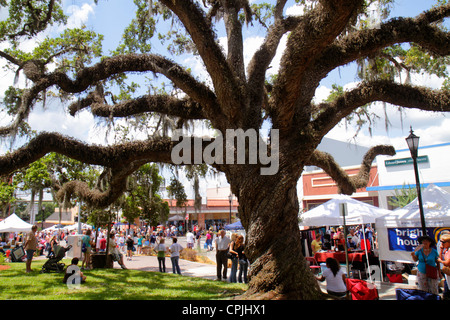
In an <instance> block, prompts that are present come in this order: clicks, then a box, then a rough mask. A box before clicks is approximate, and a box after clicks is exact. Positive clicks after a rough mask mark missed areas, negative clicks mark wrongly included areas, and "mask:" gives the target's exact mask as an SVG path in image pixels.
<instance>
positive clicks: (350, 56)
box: [311, 4, 450, 78]
mask: <svg viewBox="0 0 450 320" xmlns="http://www.w3.org/2000/svg"><path fill="white" fill-rule="evenodd" d="M449 15H450V4H447V5H442V6H440V7H437V8H433V9H431V10H429V11H426V12H424V13H422V14H421V15H419V16H417V17H416V18H395V19H391V20H389V21H388V22H386V23H382V24H381V25H380V27H379V28H375V29H364V30H360V31H356V32H352V33H350V34H349V35H348V36H345V37H342V38H341V39H338V40H336V41H335V42H333V43H332V44H331V45H330V46H329V47H328V48H327V49H326V50H324V52H323V53H322V55H321V58H320V59H319V60H318V61H317V68H315V69H314V70H313V71H312V72H311V75H312V74H313V73H315V74H316V77H318V78H322V77H324V76H325V75H326V74H327V73H328V72H330V71H331V70H333V69H335V68H337V67H339V66H343V65H345V64H347V63H349V62H352V61H355V60H357V59H359V58H363V57H367V56H369V55H370V54H373V53H376V52H378V51H379V50H381V49H383V48H386V47H388V46H390V45H393V44H396V43H405V42H413V43H417V44H418V45H420V46H421V47H422V48H424V49H426V50H429V51H430V52H432V53H433V54H436V55H438V56H445V55H448V54H449V53H450V35H449V33H448V32H445V31H442V30H441V29H439V28H438V27H436V26H434V25H433V23H435V22H437V21H439V20H441V19H443V18H446V17H448V16H449Z"/></svg>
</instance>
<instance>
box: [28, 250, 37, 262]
mask: <svg viewBox="0 0 450 320" xmlns="http://www.w3.org/2000/svg"><path fill="white" fill-rule="evenodd" d="M35 251H36V250H27V260H32V259H33V255H34V252H35Z"/></svg>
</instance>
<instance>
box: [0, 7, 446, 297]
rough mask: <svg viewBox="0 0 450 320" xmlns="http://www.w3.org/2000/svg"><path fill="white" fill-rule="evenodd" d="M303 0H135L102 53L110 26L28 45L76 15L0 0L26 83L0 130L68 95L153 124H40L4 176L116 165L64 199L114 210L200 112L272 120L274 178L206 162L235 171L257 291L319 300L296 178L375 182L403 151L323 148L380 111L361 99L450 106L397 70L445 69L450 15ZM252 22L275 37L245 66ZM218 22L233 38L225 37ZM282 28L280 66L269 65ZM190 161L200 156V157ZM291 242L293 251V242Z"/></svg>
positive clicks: (11, 55) (74, 109)
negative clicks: (111, 132) (320, 91)
mask: <svg viewBox="0 0 450 320" xmlns="http://www.w3.org/2000/svg"><path fill="white" fill-rule="evenodd" d="M295 2H296V3H299V4H302V5H303V9H304V10H303V14H300V15H295V16H290V15H286V6H287V4H288V1H287V0H277V1H268V2H267V3H264V2H259V1H258V2H250V1H247V0H202V1H194V0H160V1H144V0H135V1H134V4H135V5H136V8H137V9H136V17H135V18H134V19H133V21H131V23H130V25H129V27H127V28H126V29H125V31H124V36H123V37H122V38H121V40H120V43H118V46H117V49H116V50H114V51H113V52H110V53H109V54H107V55H104V53H103V52H102V50H101V44H102V39H103V37H102V35H100V34H98V33H96V32H95V30H89V29H88V28H86V27H81V28H75V29H70V30H69V29H67V30H64V31H63V32H61V34H60V35H58V36H56V37H45V39H44V40H41V41H39V42H38V43H37V44H36V46H35V47H34V48H33V50H31V51H27V52H26V51H24V50H23V49H21V47H20V42H21V40H23V39H31V38H35V37H37V36H38V35H39V34H41V33H42V32H43V31H44V30H46V28H47V27H49V26H51V25H52V24H58V23H59V24H63V23H65V21H66V19H67V17H66V16H65V15H64V14H63V12H62V8H61V2H60V1H57V0H11V1H8V2H7V1H0V5H1V6H2V7H4V8H8V9H9V17H8V18H7V20H5V21H3V22H2V24H1V25H0V41H1V42H2V43H3V44H4V45H5V48H6V49H3V50H0V57H1V58H3V59H5V61H6V62H7V67H8V68H9V69H10V70H12V71H14V72H16V73H17V74H20V73H23V74H24V75H25V76H26V78H27V85H26V86H25V87H24V88H11V89H10V90H8V91H7V92H5V96H4V103H3V105H2V107H3V109H4V111H5V112H7V113H8V114H9V115H10V116H12V117H13V119H12V121H11V123H10V124H8V125H5V126H3V127H1V128H0V134H1V135H2V136H8V135H16V134H18V133H20V132H21V131H20V130H22V132H24V133H25V134H26V125H25V124H26V119H27V117H28V115H29V114H30V112H31V111H32V109H33V108H34V107H35V106H36V105H45V103H46V101H47V100H48V98H49V97H58V98H59V99H60V101H61V103H60V104H61V106H62V107H63V108H65V109H66V110H67V112H68V113H70V114H71V115H77V114H78V113H80V112H81V111H82V110H89V111H90V112H91V113H92V114H93V115H94V116H95V117H98V118H101V119H105V121H106V122H111V121H115V120H117V119H124V118H126V119H133V121H135V122H134V123H135V124H138V123H140V124H142V123H144V125H146V127H145V132H146V133H147V135H146V137H145V138H144V139H141V140H132V141H122V142H120V143H116V144H111V145H106V146H101V145H90V144H87V143H85V142H82V141H78V140H76V139H74V138H72V137H67V136H62V135H61V134H57V133H52V132H42V133H39V134H38V135H37V136H36V137H34V138H32V139H31V140H30V141H29V142H28V143H26V144H25V145H24V146H23V147H21V148H17V149H16V150H14V151H12V152H10V153H8V154H5V155H3V156H1V157H0V174H2V175H7V174H10V173H11V172H13V171H15V170H18V169H19V168H21V167H24V166H26V165H28V164H30V163H32V162H33V161H36V160H37V159H39V158H41V157H43V156H44V155H45V154H47V153H49V152H56V153H59V154H62V155H65V156H67V157H70V158H73V159H76V160H78V161H81V162H83V163H87V164H92V165H98V166H102V167H104V168H105V172H107V173H108V174H107V178H108V179H107V182H108V183H107V188H106V189H98V188H89V187H88V186H87V184H86V183H85V182H82V181H70V182H67V183H65V184H64V185H63V186H62V188H61V190H60V196H61V197H62V196H65V197H69V198H70V197H72V196H77V197H79V198H82V199H83V201H86V202H88V203H90V204H91V205H93V206H96V207H106V206H107V205H109V204H111V203H113V202H114V201H115V200H116V199H118V197H119V196H120V195H121V194H122V193H123V192H124V191H125V190H126V187H127V183H126V182H127V177H128V176H130V175H131V174H133V172H135V171H136V170H138V169H139V168H140V167H141V166H142V165H143V164H145V163H148V162H160V163H167V164H172V163H173V162H174V161H173V157H172V150H173V149H174V147H175V146H176V145H177V144H178V142H179V141H178V140H173V139H171V136H172V134H173V133H174V132H175V131H174V130H175V129H181V128H186V126H187V125H189V123H192V121H203V122H205V123H207V125H208V126H210V127H211V128H214V129H216V130H218V131H220V132H222V133H223V134H225V132H226V131H227V129H234V130H237V129H242V130H244V131H248V130H256V131H259V130H260V129H261V128H262V127H263V125H264V124H268V125H269V126H270V128H271V129H273V130H277V132H278V133H279V136H277V137H278V138H279V143H278V145H277V146H276V150H275V149H274V148H271V145H270V144H269V142H268V141H267V142H266V144H267V146H268V150H269V151H268V152H269V153H272V154H273V153H276V154H277V156H278V159H279V168H278V171H277V172H276V174H273V175H266V176H264V175H261V174H260V168H262V167H264V166H266V165H267V163H262V161H258V162H257V163H256V164H255V163H248V162H246V163H244V164H242V165H241V164H235V163H231V164H230V163H226V161H216V162H213V163H209V164H210V165H212V166H213V167H214V168H215V169H216V170H218V171H221V172H223V173H225V175H226V177H227V180H228V182H229V183H230V185H231V189H232V192H233V193H234V194H235V195H236V196H237V197H238V200H239V204H240V208H239V214H240V217H241V220H242V223H243V225H244V227H245V229H246V231H247V240H246V245H247V246H246V253H247V252H248V256H249V259H250V261H251V262H252V275H251V282H250V288H249V290H248V294H249V296H255V295H257V296H261V295H262V297H265V298H268V297H273V295H274V294H275V295H284V296H285V297H294V298H303V299H307V298H317V297H318V290H317V285H316V284H314V283H315V282H314V279H313V277H311V276H310V275H309V273H308V270H307V268H305V267H304V259H303V257H302V256H301V250H300V248H301V244H300V239H299V235H298V233H299V232H298V225H297V223H296V221H297V214H298V199H297V195H296V183H297V181H298V179H299V177H300V175H301V173H302V171H303V168H304V166H306V165H315V166H318V167H320V168H323V169H324V170H325V171H326V172H327V173H328V174H329V175H330V176H331V177H332V178H333V179H334V180H335V181H336V182H337V184H338V186H339V188H340V192H342V193H346V194H352V193H353V192H354V191H355V190H356V189H357V188H360V187H363V186H365V185H366V184H367V181H368V172H369V169H370V166H371V163H372V161H373V160H374V158H375V157H376V156H377V155H379V154H388V155H393V154H394V153H395V151H394V149H393V147H391V146H374V147H373V148H372V149H370V151H369V152H368V153H367V155H366V156H365V158H364V159H363V161H362V165H361V170H360V173H359V174H358V175H357V176H352V177H350V176H348V175H347V174H346V172H345V171H344V170H343V169H342V168H340V167H339V165H338V164H337V163H336V162H335V161H334V159H333V158H332V156H331V155H329V154H326V153H323V152H320V151H318V150H316V148H317V146H318V145H319V143H320V142H321V140H322V139H323V137H324V136H325V135H326V134H327V133H328V132H330V130H332V129H333V128H334V127H335V126H336V125H337V124H338V123H339V122H340V121H341V120H342V119H345V118H346V117H351V116H352V115H355V114H357V115H358V117H359V119H360V120H361V121H363V122H364V121H367V119H370V116H371V115H370V112H368V111H367V110H366V109H364V108H365V107H366V106H367V105H368V104H370V103H373V102H376V101H381V102H384V103H389V104H392V105H395V106H398V107H402V108H412V109H420V110H425V111H439V112H447V111H449V109H450V103H449V102H450V101H449V92H448V82H445V83H444V86H443V87H442V88H441V89H433V88H427V87H419V86H416V85H414V84H412V83H410V82H408V81H400V80H399V77H398V75H399V74H405V72H406V74H408V73H411V72H428V73H433V74H436V75H439V76H441V77H447V76H448V60H447V59H448V54H449V51H450V41H449V34H448V31H447V30H446V28H445V27H444V25H443V23H442V22H443V21H444V19H445V18H447V17H448V16H449V14H450V4H448V3H447V1H444V0H439V1H437V2H436V5H435V6H432V7H430V8H429V10H427V11H425V12H423V13H422V14H420V15H417V16H414V17H390V15H389V9H390V8H391V6H393V5H395V2H394V1H392V0H379V1H374V0H373V1H372V0H310V1H307V0H301V1H300V0H297V1H295ZM375 5H376V6H378V7H377V8H379V12H380V16H379V21H377V23H375V24H374V23H370V18H371V16H370V15H369V14H368V9H369V8H370V6H375ZM254 27H257V28H260V30H264V36H263V40H262V42H261V45H260V46H259V47H258V48H257V49H256V51H255V53H254V54H253V55H252V56H251V57H250V59H249V60H248V62H247V61H246V57H245V56H244V50H243V47H244V35H245V32H246V31H247V30H254V29H250V28H254ZM219 32H221V33H223V34H224V39H225V41H223V40H222V42H221V39H219V38H218V36H217V34H218V33H219ZM285 35H286V36H287V40H286V47H285V49H284V51H283V53H282V57H281V60H280V64H279V69H278V72H277V74H276V75H269V70H270V66H271V64H272V62H273V59H274V57H275V55H276V53H277V50H278V49H279V46H280V43H281V39H282V38H283V36H285ZM158 41H159V43H161V42H163V43H164V44H166V45H167V51H168V55H166V56H163V55H162V54H160V48H161V47H158V46H156V45H155V43H157V42H158ZM224 47H225V48H224ZM156 48H158V49H156ZM170 54H173V55H179V54H191V55H193V56H195V57H197V58H198V59H200V61H201V62H202V64H203V66H204V70H205V78H204V79H199V78H197V77H196V76H194V75H193V73H192V70H190V69H189V68H187V67H186V66H185V65H183V64H182V63H180V62H176V61H174V60H173V59H170V58H169V56H170ZM349 63H358V66H359V74H358V77H359V78H358V79H359V83H358V85H357V86H356V87H354V88H353V89H350V90H347V91H344V90H339V88H338V87H336V92H335V94H334V95H333V97H330V99H329V100H327V101H323V102H315V101H314V96H315V93H316V89H317V88H318V86H319V84H320V82H321V81H322V80H323V79H324V78H326V76H327V75H328V74H329V73H330V72H331V71H333V70H336V69H337V68H340V67H343V66H346V65H348V64H349ZM138 75H143V76H146V75H147V76H153V77H152V78H150V80H151V81H153V82H156V79H157V77H164V79H165V80H164V83H163V85H161V83H159V84H158V85H155V86H151V85H148V90H145V93H142V91H140V90H137V88H138V87H139V86H140V85H143V84H144V83H146V82H145V81H144V80H141V81H140V82H136V80H135V79H136V78H135V76H138ZM166 81H167V83H166ZM161 87H163V88H164V89H161ZM355 112H356V113H355ZM367 115H368V116H369V117H367ZM140 121H141V122H140ZM273 132H274V131H272V135H271V136H270V138H273ZM216 140H217V139H214V138H211V139H208V140H205V139H203V140H201V141H200V144H199V142H198V140H195V139H193V140H192V147H193V148H195V147H196V146H197V147H198V146H200V148H201V149H202V150H207V148H208V147H209V148H211V146H210V145H211V144H213V143H215V142H216ZM260 147H261V146H260ZM223 148H224V149H225V148H226V146H225V145H224V146H223ZM235 149H236V148H235ZM235 149H234V151H235V152H236V150H235ZM216 150H217V149H216ZM223 154H225V153H223ZM215 156H216V160H217V154H216V155H215ZM192 158H193V159H192V161H191V162H190V163H194V161H195V157H194V155H192ZM218 160H220V159H218ZM222 160H223V159H222ZM287 247H288V248H290V249H291V250H288V251H289V253H285V252H284V251H286V250H285V249H286V248H287Z"/></svg>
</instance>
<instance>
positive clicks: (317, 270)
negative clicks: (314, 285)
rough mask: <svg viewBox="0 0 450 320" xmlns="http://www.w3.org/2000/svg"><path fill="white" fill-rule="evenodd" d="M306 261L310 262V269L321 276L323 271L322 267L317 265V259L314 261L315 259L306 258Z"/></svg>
mask: <svg viewBox="0 0 450 320" xmlns="http://www.w3.org/2000/svg"><path fill="white" fill-rule="evenodd" d="M306 261H308V262H309V269H310V270H311V271H312V272H313V273H314V274H319V273H320V272H321V271H322V269H321V268H320V265H319V264H318V263H317V261H316V259H314V257H306Z"/></svg>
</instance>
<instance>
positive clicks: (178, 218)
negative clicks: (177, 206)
mask: <svg viewBox="0 0 450 320" xmlns="http://www.w3.org/2000/svg"><path fill="white" fill-rule="evenodd" d="M184 218H185V217H184V216H182V215H179V214H177V215H174V216H172V217H170V218H169V219H167V220H168V221H180V220H184Z"/></svg>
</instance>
